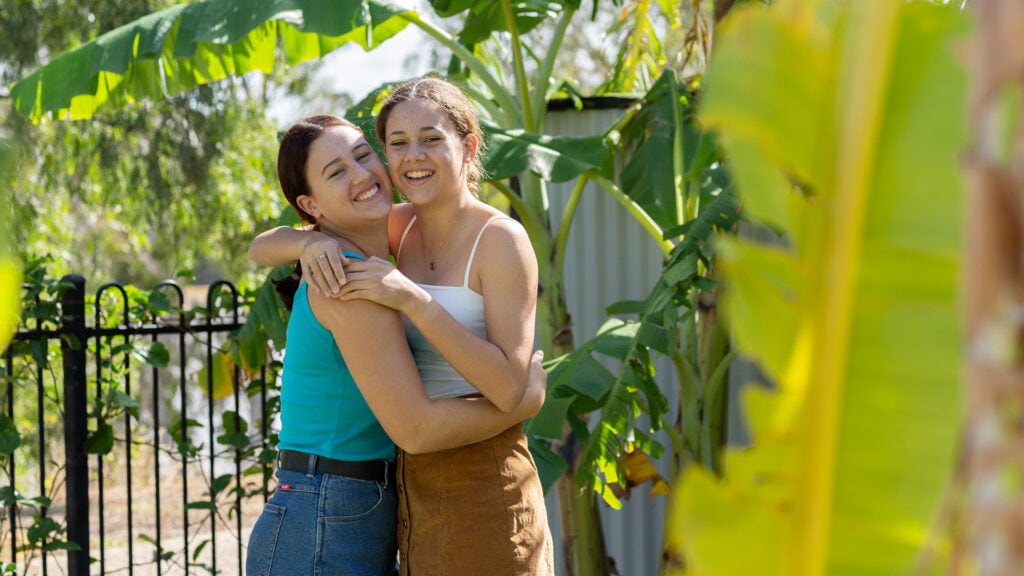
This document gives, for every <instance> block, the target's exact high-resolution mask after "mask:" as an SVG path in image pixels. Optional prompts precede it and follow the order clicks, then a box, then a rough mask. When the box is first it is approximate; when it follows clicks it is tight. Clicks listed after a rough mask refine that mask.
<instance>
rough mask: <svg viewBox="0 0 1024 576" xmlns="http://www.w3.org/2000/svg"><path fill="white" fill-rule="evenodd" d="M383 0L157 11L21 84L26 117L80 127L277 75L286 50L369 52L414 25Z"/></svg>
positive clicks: (287, 1)
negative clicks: (108, 108)
mask: <svg viewBox="0 0 1024 576" xmlns="http://www.w3.org/2000/svg"><path fill="white" fill-rule="evenodd" d="M409 14H410V12H409V11H407V10H404V9H402V8H398V7H396V6H393V5H391V4H388V3H385V2H380V1H378V0H361V1H357V0H346V1H341V2H323V1H321V0H206V1H204V2H196V3H194V4H188V5H178V6H174V7H171V8H168V9H166V10H162V11H160V12H154V13H153V14H149V15H147V16H145V17H143V18H140V19H138V20H136V21H134V22H131V23H129V24H126V25H124V26H121V27H120V28H117V29H114V30H111V31H110V32H107V33H105V34H103V35H101V36H99V37H97V38H95V39H94V40H91V41H89V42H86V43H85V44H83V45H81V46H80V47H78V48H76V49H75V50H72V51H70V52H66V53H64V54H61V55H60V56H58V57H56V58H54V60H53V61H51V62H50V63H48V64H47V65H46V66H43V67H42V68H40V69H39V70H37V71H35V72H34V73H32V74H31V75H29V76H27V77H25V78H24V79H22V80H21V81H19V82H17V83H16V84H14V85H13V87H12V88H11V100H12V102H13V103H14V107H15V109H16V110H17V111H18V112H19V113H20V114H22V115H24V116H27V117H29V118H31V119H32V120H34V121H39V120H40V119H41V118H42V117H44V116H45V115H47V114H51V115H53V116H54V117H56V118H63V117H68V118H70V119H72V120H76V119H84V118H88V117H90V116H92V115H93V114H94V113H96V112H97V111H98V110H101V109H102V107H103V106H105V105H120V104H122V103H124V102H134V101H138V100H141V99H144V98H162V97H164V96H167V95H171V94H176V93H179V92H183V91H186V90H189V89H191V88H193V87H195V86H197V85H199V84H206V83H209V82H213V81H216V80H220V79H223V78H226V77H228V76H241V75H242V74H245V73H247V72H250V71H254V70H259V71H261V72H263V73H270V72H271V71H272V70H273V68H274V63H275V61H276V59H277V52H276V51H277V49H278V47H280V49H281V51H282V53H283V57H284V60H285V61H286V62H287V63H288V64H289V65H294V64H297V63H299V62H304V61H307V60H311V59H315V58H319V57H321V56H323V55H325V54H327V53H328V52H331V51H332V50H334V49H335V48H338V47H339V46H341V45H343V44H346V43H348V42H355V43H356V44H359V45H360V46H362V47H363V48H364V49H366V50H369V49H372V48H374V47H376V46H377V45H379V44H380V43H381V42H384V41H385V40H387V39H388V38H391V37H392V36H394V35H395V34H397V33H398V32H400V31H401V30H402V29H404V28H405V26H407V25H408V24H409V20H408V19H406V18H405V17H403V16H408V15H409Z"/></svg>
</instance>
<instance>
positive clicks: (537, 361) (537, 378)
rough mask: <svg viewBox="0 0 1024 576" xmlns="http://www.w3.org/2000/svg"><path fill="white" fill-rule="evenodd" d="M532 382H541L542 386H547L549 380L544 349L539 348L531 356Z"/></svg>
mask: <svg viewBox="0 0 1024 576" xmlns="http://www.w3.org/2000/svg"><path fill="white" fill-rule="evenodd" d="M530 382H531V383H539V384H540V385H541V386H544V387H546V386H547V382H548V373H547V372H546V371H545V370H544V351H543V350H537V351H536V352H534V353H533V356H532V357H530Z"/></svg>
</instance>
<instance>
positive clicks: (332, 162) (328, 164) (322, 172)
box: [320, 156, 341, 178]
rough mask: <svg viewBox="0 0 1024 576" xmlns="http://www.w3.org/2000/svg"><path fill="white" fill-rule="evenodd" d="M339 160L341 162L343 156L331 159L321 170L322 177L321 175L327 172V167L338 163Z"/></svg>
mask: <svg viewBox="0 0 1024 576" xmlns="http://www.w3.org/2000/svg"><path fill="white" fill-rule="evenodd" d="M338 162H341V156H338V157H337V158H335V159H334V160H331V161H330V162H328V163H327V164H324V169H323V170H321V171H320V177H321V178H322V177H323V175H324V172H327V169H328V168H330V167H331V165H333V164H337V163H338Z"/></svg>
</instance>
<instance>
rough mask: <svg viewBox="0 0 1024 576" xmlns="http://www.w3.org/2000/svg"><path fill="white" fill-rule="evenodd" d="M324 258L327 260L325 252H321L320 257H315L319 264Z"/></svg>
mask: <svg viewBox="0 0 1024 576" xmlns="http://www.w3.org/2000/svg"><path fill="white" fill-rule="evenodd" d="M324 258H327V253H326V252H321V253H320V255H319V256H317V257H316V261H317V262H319V261H321V260H323V259H324Z"/></svg>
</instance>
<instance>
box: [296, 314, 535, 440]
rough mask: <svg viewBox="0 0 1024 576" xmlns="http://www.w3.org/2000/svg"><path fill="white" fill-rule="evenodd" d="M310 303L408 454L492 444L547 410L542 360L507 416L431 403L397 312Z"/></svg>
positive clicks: (465, 401) (483, 404)
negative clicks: (543, 406)
mask: <svg viewBox="0 0 1024 576" xmlns="http://www.w3.org/2000/svg"><path fill="white" fill-rule="evenodd" d="M310 303H311V305H312V306H313V311H314V313H315V314H316V317H317V319H318V320H320V322H321V323H322V324H323V325H324V326H325V327H327V329H328V330H330V331H331V333H332V334H333V335H334V340H335V343H336V344H337V346H338V349H339V350H340V351H341V354H342V357H344V358H345V362H346V364H347V365H348V367H349V370H351V372H352V376H353V378H354V379H355V381H356V385H357V386H358V387H359V390H360V391H361V392H362V394H363V397H364V398H366V401H367V403H368V404H369V406H370V409H371V410H373V413H374V415H375V416H376V417H377V420H378V421H380V423H381V425H382V426H383V427H384V431H385V432H387V434H388V436H390V437H391V439H392V440H393V441H394V442H395V444H397V445H398V446H400V447H401V448H402V449H403V450H406V451H407V452H410V453H414V454H415V453H423V452H433V451H437V450H444V449H448V448H457V447H459V446H465V445H467V444H473V443H475V442H479V441H481V440H485V439H487V438H491V437H493V436H496V435H497V434H500V433H501V432H502V431H504V430H506V429H508V428H509V427H510V426H513V425H515V424H517V423H519V422H521V421H522V420H524V419H526V418H530V417H532V416H534V415H535V414H536V413H537V412H538V411H539V410H540V406H541V404H543V402H544V394H545V387H546V383H547V378H546V375H545V374H544V370H543V369H542V368H541V366H540V359H541V357H540V355H539V354H537V355H534V357H533V359H532V369H531V370H530V379H529V385H528V386H527V390H526V393H525V394H524V395H523V398H522V401H521V402H520V403H519V404H518V405H517V406H516V407H515V408H514V409H513V410H511V411H502V410H498V409H497V408H496V407H495V406H494V405H493V404H491V403H490V402H488V401H486V400H484V399H480V398H445V399H438V400H431V399H430V398H429V397H427V394H426V392H424V390H423V384H422V382H421V381H420V378H419V373H418V372H417V371H416V366H415V364H414V363H413V360H412V355H411V354H410V353H409V347H408V345H407V343H406V340H405V333H404V331H403V329H402V323H401V319H400V317H399V315H398V312H396V311H394V310H391V309H388V308H385V307H383V306H379V305H377V304H375V303H373V302H368V301H352V302H339V301H337V300H331V299H328V298H326V297H324V296H317V295H310Z"/></svg>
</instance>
